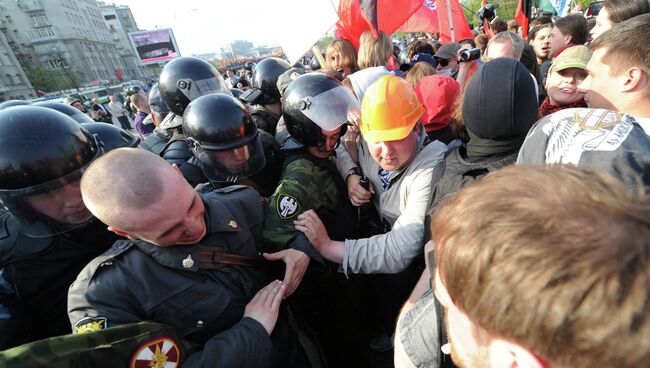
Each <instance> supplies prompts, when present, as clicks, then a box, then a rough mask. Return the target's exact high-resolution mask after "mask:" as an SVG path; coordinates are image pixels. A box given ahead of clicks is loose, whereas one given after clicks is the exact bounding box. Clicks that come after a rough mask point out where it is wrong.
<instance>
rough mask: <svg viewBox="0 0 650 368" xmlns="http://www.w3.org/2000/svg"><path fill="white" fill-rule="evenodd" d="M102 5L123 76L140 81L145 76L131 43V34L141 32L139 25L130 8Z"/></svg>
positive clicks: (103, 14) (101, 8)
mask: <svg viewBox="0 0 650 368" xmlns="http://www.w3.org/2000/svg"><path fill="white" fill-rule="evenodd" d="M99 4H100V7H99V8H100V10H101V13H102V16H103V18H104V22H105V23H106V26H107V27H108V30H109V32H110V33H111V35H112V37H113V43H114V45H115V48H116V49H117V53H118V56H119V58H120V61H121V62H122V65H123V66H124V70H122V74H123V77H124V79H125V80H129V79H140V78H142V77H143V76H144V75H143V73H142V68H141V66H140V62H139V61H138V57H137V56H136V53H135V50H134V49H133V45H131V41H129V32H136V31H139V29H138V25H137V24H136V22H135V18H133V14H132V13H131V9H130V8H129V7H128V6H123V5H114V4H104V3H101V2H100V3H99Z"/></svg>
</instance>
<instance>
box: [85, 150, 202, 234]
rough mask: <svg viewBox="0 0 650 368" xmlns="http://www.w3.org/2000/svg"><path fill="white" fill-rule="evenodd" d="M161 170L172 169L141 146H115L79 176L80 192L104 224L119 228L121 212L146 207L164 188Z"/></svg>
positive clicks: (155, 199)
mask: <svg viewBox="0 0 650 368" xmlns="http://www.w3.org/2000/svg"><path fill="white" fill-rule="evenodd" d="M165 170H167V171H169V170H172V173H173V168H172V167H171V166H170V165H169V164H168V163H167V162H166V161H165V160H163V159H162V158H161V157H160V156H158V155H155V154H153V153H151V152H149V151H145V150H143V149H137V148H118V149H115V150H112V151H110V152H109V153H107V154H105V155H103V156H101V157H99V158H98V159H97V160H95V161H94V162H93V163H92V164H91V165H90V166H89V167H88V169H87V170H86V172H85V173H84V175H83V177H82V178H81V196H82V198H83V200H84V203H85V204H86V206H87V207H88V209H89V210H90V211H91V212H92V213H93V215H95V216H96V217H97V218H98V219H100V220H101V221H102V222H104V223H105V224H106V225H108V226H115V227H118V228H120V227H123V226H124V224H121V223H120V217H121V213H122V212H124V211H126V210H129V209H146V208H147V207H148V206H149V205H150V204H152V203H155V202H156V201H157V200H158V199H159V198H160V195H161V193H162V192H163V190H164V182H163V178H162V177H161V176H162V175H161V173H162V172H164V171H165ZM111 173H112V175H110V180H109V179H108V176H109V174H111ZM116 174H117V175H116ZM188 187H189V186H188ZM190 189H191V188H190Z"/></svg>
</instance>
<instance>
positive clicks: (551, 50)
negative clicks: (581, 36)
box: [548, 27, 571, 56]
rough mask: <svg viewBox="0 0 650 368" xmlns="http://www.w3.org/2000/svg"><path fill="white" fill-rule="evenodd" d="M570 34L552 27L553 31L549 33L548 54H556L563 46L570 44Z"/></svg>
mask: <svg viewBox="0 0 650 368" xmlns="http://www.w3.org/2000/svg"><path fill="white" fill-rule="evenodd" d="M570 39H571V38H570V36H567V35H564V34H562V31H560V29H559V28H557V27H553V28H551V32H550V33H549V34H548V54H549V56H552V55H554V54H555V53H556V52H558V51H559V50H560V49H561V48H563V47H564V46H566V45H568V44H569V41H570Z"/></svg>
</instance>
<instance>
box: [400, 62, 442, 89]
mask: <svg viewBox="0 0 650 368" xmlns="http://www.w3.org/2000/svg"><path fill="white" fill-rule="evenodd" d="M434 74H436V68H434V67H433V65H431V64H429V63H427V62H424V61H421V62H419V63H415V65H413V67H412V68H411V70H409V71H408V73H406V80H407V81H408V82H409V83H411V86H413V88H415V86H416V85H417V84H418V81H419V80H420V79H422V78H424V77H426V76H429V75H434Z"/></svg>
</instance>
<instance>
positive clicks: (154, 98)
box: [142, 83, 174, 154]
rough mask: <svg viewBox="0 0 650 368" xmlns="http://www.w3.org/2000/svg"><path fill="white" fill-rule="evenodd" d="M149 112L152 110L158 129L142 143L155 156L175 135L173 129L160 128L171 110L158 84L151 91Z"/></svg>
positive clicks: (152, 117) (152, 116)
mask: <svg viewBox="0 0 650 368" xmlns="http://www.w3.org/2000/svg"><path fill="white" fill-rule="evenodd" d="M148 101H149V110H151V119H152V120H153V123H154V125H155V126H156V128H155V129H154V130H153V133H152V134H149V135H148V136H147V138H145V139H144V142H142V148H144V149H146V150H147V151H151V152H153V153H155V154H160V151H162V149H163V147H165V145H166V144H167V142H169V140H170V139H171V137H172V135H173V134H174V133H173V131H172V130H171V129H164V128H161V127H160V123H162V122H163V121H164V120H165V118H166V117H167V115H168V114H169V108H168V107H167V105H165V101H163V99H162V96H161V95H160V88H159V87H158V83H156V84H154V85H153V86H151V89H149V98H148Z"/></svg>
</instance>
